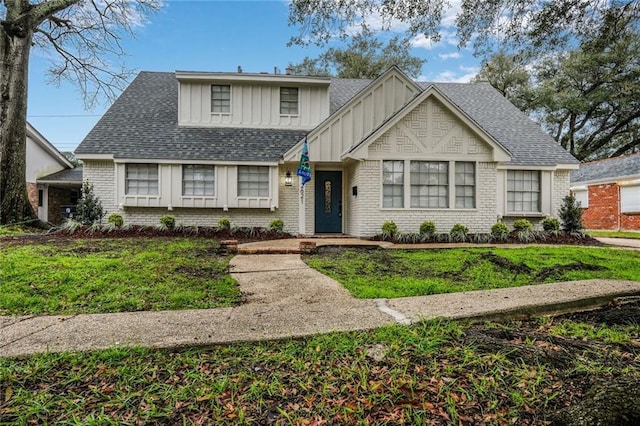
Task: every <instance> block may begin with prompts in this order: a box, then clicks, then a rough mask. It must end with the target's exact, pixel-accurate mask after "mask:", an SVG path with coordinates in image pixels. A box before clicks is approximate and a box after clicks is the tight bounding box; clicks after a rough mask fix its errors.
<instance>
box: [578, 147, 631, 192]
mask: <svg viewBox="0 0 640 426" xmlns="http://www.w3.org/2000/svg"><path fill="white" fill-rule="evenodd" d="M630 177H634V178H636V177H640V154H631V155H624V156H621V157H615V158H607V159H605V160H597V161H591V162H588V163H582V164H581V165H580V168H579V169H578V170H572V171H571V184H572V185H575V184H580V183H586V182H606V181H607V180H619V179H623V178H630Z"/></svg>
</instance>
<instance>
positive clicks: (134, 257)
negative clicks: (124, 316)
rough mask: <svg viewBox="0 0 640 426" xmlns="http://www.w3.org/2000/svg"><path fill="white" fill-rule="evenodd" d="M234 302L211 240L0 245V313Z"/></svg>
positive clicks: (232, 286)
mask: <svg viewBox="0 0 640 426" xmlns="http://www.w3.org/2000/svg"><path fill="white" fill-rule="evenodd" d="M240 301H241V294H240V291H239V289H238V286H237V284H236V283H235V281H234V280H233V279H231V277H229V275H228V258H227V257H225V256H223V255H221V254H220V253H219V244H218V242H217V241H215V240H210V239H204V238H191V239H184V238H151V239H142V238H118V239H106V238H103V239H88V240H87V239H61V238H51V239H49V238H47V237H46V236H44V237H42V236H41V237H39V238H38V239H35V240H34V239H31V240H29V239H26V240H25V239H4V240H0V314H2V315H7V314H18V315H26V314H76V313H97V312H122V311H139V310H163V309H187V308H216V307H225V306H231V305H235V304H238V303H239V302H240Z"/></svg>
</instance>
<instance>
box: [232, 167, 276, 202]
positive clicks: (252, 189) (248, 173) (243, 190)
mask: <svg viewBox="0 0 640 426" xmlns="http://www.w3.org/2000/svg"><path fill="white" fill-rule="evenodd" d="M238 196H240V197H268V196H269V167H265V166H238Z"/></svg>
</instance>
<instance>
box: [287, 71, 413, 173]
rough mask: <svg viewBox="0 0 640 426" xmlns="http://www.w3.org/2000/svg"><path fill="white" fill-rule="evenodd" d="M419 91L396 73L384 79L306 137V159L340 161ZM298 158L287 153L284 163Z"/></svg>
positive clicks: (296, 152)
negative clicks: (307, 142) (349, 150)
mask: <svg viewBox="0 0 640 426" xmlns="http://www.w3.org/2000/svg"><path fill="white" fill-rule="evenodd" d="M419 91H420V90H419V88H417V87H416V86H415V85H414V83H413V82H411V81H410V80H408V79H407V78H405V77H403V76H402V75H401V74H400V73H398V72H390V73H388V74H386V75H384V76H383V77H381V78H380V79H378V80H377V81H376V82H375V83H372V84H371V85H370V86H368V87H367V88H366V89H365V91H364V92H362V93H360V94H359V95H357V96H356V97H354V98H353V99H352V100H351V101H349V102H348V103H347V104H345V105H344V106H343V107H341V108H340V109H339V110H338V111H337V112H336V113H334V114H333V116H332V117H331V118H330V119H329V120H328V121H327V122H326V123H325V124H323V125H322V126H320V127H319V128H318V129H317V131H316V130H314V131H313V132H312V133H311V134H310V135H309V137H308V141H309V157H310V158H311V160H312V161H317V162H340V161H342V158H341V157H342V154H343V153H345V152H346V151H347V150H348V149H349V148H351V146H352V145H353V144H354V143H356V142H357V141H360V140H362V139H363V138H364V137H365V136H366V135H368V134H369V133H371V132H372V131H373V130H374V129H376V128H377V127H378V126H380V125H381V124H382V123H383V122H384V121H385V120H387V119H389V118H390V117H391V116H392V115H393V114H394V113H395V112H396V111H398V110H399V109H400V108H401V107H402V106H404V105H405V104H407V102H409V101H410V100H411V99H412V98H414V97H415V96H416V95H417V94H418V93H419ZM299 156H300V149H299V148H298V149H295V150H292V151H289V152H288V153H287V156H285V160H287V161H292V160H294V159H296V158H299Z"/></svg>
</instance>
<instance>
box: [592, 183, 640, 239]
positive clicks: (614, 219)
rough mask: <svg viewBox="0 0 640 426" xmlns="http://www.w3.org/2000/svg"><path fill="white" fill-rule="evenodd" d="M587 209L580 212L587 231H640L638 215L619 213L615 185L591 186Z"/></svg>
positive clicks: (618, 195)
mask: <svg viewBox="0 0 640 426" xmlns="http://www.w3.org/2000/svg"><path fill="white" fill-rule="evenodd" d="M588 191H589V207H588V208H586V209H584V210H583V212H582V221H583V223H584V226H585V227H586V228H587V229H603V230H618V229H620V230H635V231H637V230H640V214H628V213H622V214H621V213H620V199H619V197H620V191H619V187H618V185H617V184H616V183H607V184H601V185H591V186H589V188H588Z"/></svg>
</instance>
